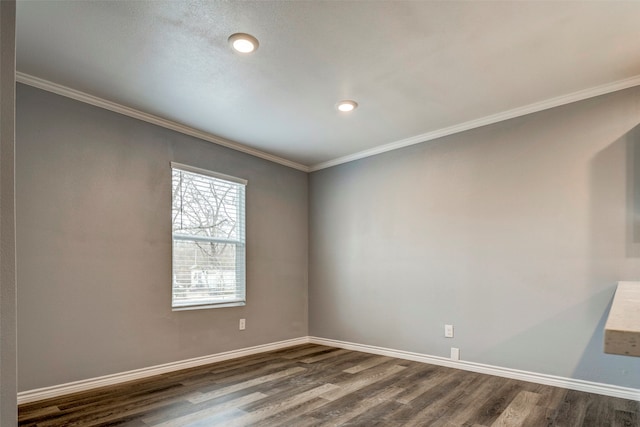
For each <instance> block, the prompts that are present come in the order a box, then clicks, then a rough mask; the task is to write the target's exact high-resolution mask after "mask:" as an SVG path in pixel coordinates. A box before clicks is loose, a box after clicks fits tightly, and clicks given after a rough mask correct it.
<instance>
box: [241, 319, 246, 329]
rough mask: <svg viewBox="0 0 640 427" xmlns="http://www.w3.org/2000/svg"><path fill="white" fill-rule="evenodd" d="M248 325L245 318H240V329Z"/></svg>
mask: <svg viewBox="0 0 640 427" xmlns="http://www.w3.org/2000/svg"><path fill="white" fill-rule="evenodd" d="M246 327H247V322H246V320H245V319H240V330H241V331H244V330H245V329H246Z"/></svg>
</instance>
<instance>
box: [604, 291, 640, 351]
mask: <svg viewBox="0 0 640 427" xmlns="http://www.w3.org/2000/svg"><path fill="white" fill-rule="evenodd" d="M604 352H605V353H610V354H620V355H623V356H640V282H618V287H617V289H616V294H615V296H614V297H613V302H612V303H611V310H610V311H609V317H608V318H607V323H606V325H605V327H604Z"/></svg>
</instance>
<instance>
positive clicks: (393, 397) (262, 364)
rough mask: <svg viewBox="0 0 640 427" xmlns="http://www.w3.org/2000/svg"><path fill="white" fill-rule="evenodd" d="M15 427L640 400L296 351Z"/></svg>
mask: <svg viewBox="0 0 640 427" xmlns="http://www.w3.org/2000/svg"><path fill="white" fill-rule="evenodd" d="M19 420H20V426H162V427H169V426H176V427H186V426H189V427H205V426H206V427H208V426H225V427H232V426H249V425H250V426H261V427H269V426H296V427H303V426H367V427H371V426H390V427H396V426H445V427H453V426H475V427H481V426H487V427H488V426H597V427H606V426H611V427H613V426H616V427H617V426H640V402H637V401H631V400H624V399H616V398H612V397H606V396H600V395H596V394H590V393H583V392H577V391H571V390H564V389H559V388H555V387H549V386H543V385H538V384H533V383H527V382H522V381H515V380H509V379H504V378H498V377H493V376H489V375H482V374H476V373H472V372H466V371H459V370H456V369H450V368H443V367H439V366H435V365H428V364H423V363H418V362H411V361H407V360H401V359H394V358H391V357H384V356H376V355H371V354H366V353H359V352H355V351H348V350H341V349H335V348H330V347H324V346H319V345H313V344H309V345H303V346H298V347H292V348H288V349H284V350H280V351H274V352H270V353H262V354H258V355H253V356H248V357H244V358H241V359H235V360H230V361H226V362H220V363H215V364H212V365H207V366H201V367H198V368H193V369H188V370H184V371H178V372H172V373H168V374H164V375H159V376H156V377H152V378H147V379H144V380H139V381H134V382H129V383H126V384H121V385H117V386H111V387H105V388H101V389H96V390H92V391H91V392H85V393H77V394H73V395H68V396H64V397H61V398H57V399H49V400H46V401H40V402H36V403H31V404H25V405H22V406H20V408H19Z"/></svg>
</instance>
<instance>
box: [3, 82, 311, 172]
mask: <svg viewBox="0 0 640 427" xmlns="http://www.w3.org/2000/svg"><path fill="white" fill-rule="evenodd" d="M16 81H17V82H19V83H23V84H26V85H29V86H33V87H36V88H38V89H42V90H46V91H48V92H52V93H55V94H57V95H62V96H65V97H67V98H71V99H75V100H76V101H80V102H84V103H87V104H90V105H93V106H96V107H100V108H104V109H105V110H109V111H113V112H115V113H119V114H123V115H125V116H129V117H133V118H134V119H138V120H142V121H145V122H147V123H151V124H154V125H157V126H161V127H163V128H167V129H171V130H174V131H176V132H180V133H183V134H185V135H189V136H194V137H196V138H199V139H202V140H205V141H209V142H213V143H214V144H218V145H222V146H223V147H227V148H231V149H233V150H236V151H240V152H243V153H246V154H250V155H252V156H255V157H259V158H261V159H265V160H269V161H271V162H274V163H279V164H281V165H284V166H288V167H290V168H293V169H297V170H300V171H303V172H309V167H308V166H305V165H302V164H300V163H296V162H293V161H291V160H287V159H283V158H282V157H278V156H274V155H273V154H269V153H265V152H264V151H260V150H256V149H255V148H251V147H247V146H246V145H243V144H240V143H238V142H234V141H230V140H228V139H224V138H221V137H219V136H216V135H213V134H211V133H208V132H203V131H201V130H198V129H195V128H192V127H190V126H187V125H183V124H181V123H178V122H174V121H172V120H168V119H164V118H162V117H158V116H154V115H153V114H149V113H145V112H143V111H140V110H136V109H135V108H131V107H127V106H125V105H121V104H118V103H116V102H113V101H109V100H106V99H102V98H99V97H97V96H94V95H89V94H88V93H84V92H81V91H79V90H75V89H72V88H70V87H67V86H62V85H60V84H57V83H53V82H51V81H49V80H44V79H41V78H39V77H35V76H32V75H29V74H25V73H22V72H19V71H18V72H16Z"/></svg>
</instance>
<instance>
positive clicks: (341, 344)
mask: <svg viewBox="0 0 640 427" xmlns="http://www.w3.org/2000/svg"><path fill="white" fill-rule="evenodd" d="M309 342H310V343H312V344H320V345H326V346H329V347H338V348H344V349H347V350H354V351H361V352H363V353H371V354H378V355H381V356H389V357H395V358H398V359H405V360H412V361H414V362H422V363H430V364H432V365H439V366H446V367H449V368H455V369H461V370H463V371H471V372H478V373H481V374H488V375H494V376H497V377H503V378H510V379H514V380H520V381H527V382H531V383H536V384H544V385H550V386H553V387H561V388H566V389H570V390H577V391H585V392H588V393H596V394H602V395H605V396H612V397H619V398H623V399H629V400H637V401H640V389H635V388H629V387H620V386H616V385H611V384H602V383H596V382H592V381H584V380H578V379H573V378H566V377H558V376H555V375H547V374H540V373H537V372H528V371H521V370H518V369H511V368H502V367H499V366H492V365H485V364H482V363H475V362H467V361H464V360H451V359H447V358H446V357H439V356H430V355H428V354H421V353H413V352H409V351H402V350H393V349H390V348H384V347H376V346H372V345H366V344H356V343H352V342H347V341H338V340H332V339H327V338H319V337H313V336H312V337H309Z"/></svg>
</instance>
